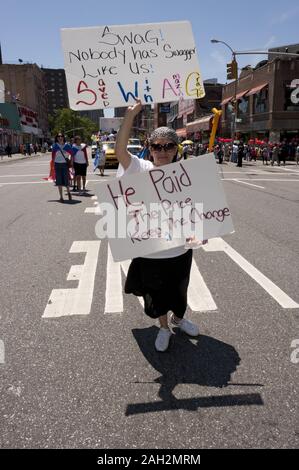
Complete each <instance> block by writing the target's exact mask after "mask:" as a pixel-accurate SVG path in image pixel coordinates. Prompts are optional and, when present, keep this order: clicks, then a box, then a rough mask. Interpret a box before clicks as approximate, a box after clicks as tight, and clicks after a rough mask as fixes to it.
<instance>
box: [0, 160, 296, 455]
mask: <svg viewBox="0 0 299 470" xmlns="http://www.w3.org/2000/svg"><path fill="white" fill-rule="evenodd" d="M48 160H49V155H45V156H37V157H31V158H30V159H25V160H20V161H13V162H7V161H5V162H3V163H1V162H0V214H1V218H0V266H1V271H0V273H1V274H0V275H1V293H0V296H1V297H0V301H1V302H0V303H1V310H0V340H1V341H0V377H1V380H0V393H1V399H0V446H1V448H106V449H109V448H110V449H111V448H139V449H142V448H182V449H188V448H194V449H199V448H298V446H299V445H298V444H299V424H298V423H299V419H298V403H299V400H298V384H299V380H298V379H299V363H297V364H296V363H294V362H296V361H294V356H295V359H296V354H294V349H292V343H293V341H294V340H296V339H298V340H299V308H297V307H296V304H297V305H298V303H299V291H298V279H299V276H298V273H299V240H298V228H299V222H298V221H299V217H298V215H299V205H298V203H299V168H298V167H296V166H295V165H288V166H287V167H286V168H283V167H280V168H278V167H274V168H272V167H263V166H262V165H261V164H260V163H258V164H257V165H255V164H249V165H245V166H244V167H243V168H242V169H239V168H236V166H235V165H233V164H228V165H223V166H219V167H218V168H219V172H220V174H221V177H222V178H223V179H224V182H223V185H224V188H225V191H226V194H227V198H228V201H229V207H230V209H231V212H232V215H233V221H234V225H235V230H236V231H235V233H234V234H232V235H230V236H227V237H224V239H225V242H226V243H227V244H228V245H225V246H226V248H227V246H229V249H228V250H225V249H224V250H222V251H212V248H213V245H210V251H205V250H203V249H200V250H196V251H195V252H194V257H195V262H196V265H197V267H198V269H199V270H200V273H201V275H202V276H203V279H204V282H205V284H206V286H207V288H208V291H209V294H210V296H211V297H212V299H213V301H214V303H215V304H216V306H217V307H216V309H214V310H211V311H197V312H196V311H193V310H191V308H188V312H187V316H188V317H189V318H191V319H193V320H194V321H196V322H198V323H199V325H200V329H201V336H200V337H199V339H192V340H191V339H188V338H186V337H185V336H184V335H183V334H179V333H178V334H176V335H175V337H174V338H173V339H172V343H171V346H170V349H169V351H168V352H167V353H165V354H159V353H157V352H155V350H154V339H155V335H156V333H157V325H156V324H154V323H153V322H152V321H151V320H150V319H149V318H147V317H145V315H144V314H143V312H142V307H141V305H140V303H139V301H138V300H137V299H136V298H135V297H133V296H124V298H123V302H124V307H123V312H122V313H111V312H110V313H109V311H106V310H107V298H106V297H107V296H106V279H107V251H108V250H107V242H106V241H102V242H100V241H99V240H97V238H96V236H95V222H96V220H97V216H96V215H95V214H94V213H85V212H84V211H85V209H86V208H92V207H95V206H94V202H95V201H94V199H92V197H91V196H92V195H93V194H94V192H93V191H94V189H95V187H96V184H97V183H98V182H100V181H101V180H102V179H103V178H102V179H101V178H100V176H98V175H93V174H90V175H89V176H88V180H89V183H88V189H89V193H88V196H85V197H84V196H77V195H76V196H75V197H74V202H73V203H67V202H66V203H65V204H60V203H58V202H57V200H58V191H57V189H56V188H55V187H54V186H53V184H52V183H48V182H46V181H44V180H43V179H42V178H43V177H44V176H47V174H48ZM90 173H91V172H90ZM114 174H115V171H113V170H108V172H107V173H106V175H107V176H106V177H105V178H107V179H109V178H112V177H113V175H114ZM74 242H85V244H78V243H77V244H75V245H73V244H74ZM86 242H96V243H95V244H92V243H91V244H88V243H86ZM72 246H73V252H70V250H71V247H72ZM82 246H83V248H84V247H86V246H87V249H89V248H88V247H92V248H90V249H92V250H95V251H93V253H94V252H97V249H99V255H98V256H96V257H93V258H92V259H91V261H93V268H92V269H93V270H94V272H95V278H94V290H92V292H91V294H90V292H84V296H83V297H82V298H83V299H84V302H85V300H86V302H87V303H88V296H90V295H91V297H90V299H91V308H90V309H87V313H86V312H85V314H81V315H67V314H65V315H63V316H56V317H55V316H45V311H46V308H49V307H48V306H49V305H51V304H52V303H53V300H51V298H52V299H53V298H54V297H51V295H52V296H53V293H52V291H53V290H55V289H56V290H57V289H76V288H77V287H78V280H75V279H76V276H77V278H78V276H79V274H78V273H77V274H76V268H72V269H73V272H72V276H71V277H72V279H74V280H67V276H68V273H69V271H70V269H71V267H72V266H79V265H82V264H84V262H86V260H85V255H86V253H84V252H80V249H82ZM76 247H77V248H76ZM80 247H81V248H80ZM234 250H235V251H234ZM75 251H78V252H75ZM229 253H230V254H231V256H229ZM236 253H237V254H236ZM240 255H241V257H243V258H242V260H243V261H242V260H241V261H240ZM244 258H245V260H246V261H247V262H248V263H250V266H251V267H250V268H248V269H249V270H250V273H251V275H249V274H248V272H245V271H246V269H245V270H244ZM238 263H239V264H238ZM242 263H243V264H242ZM245 264H246V263H245ZM254 268H255V269H256V270H258V271H255V270H254ZM74 269H75V270H74ZM92 269H91V270H92ZM259 273H262V274H263V275H264V276H266V277H267V279H268V280H270V281H272V283H273V285H274V288H273V285H272V284H271V286H270V287H269V291H270V293H269V291H268V292H267V291H266V290H265V288H264V287H265V284H263V282H262V281H261V278H260V274H259ZM124 279H125V278H124V275H123V276H122V282H124ZM91 284H92V282H91ZM275 286H276V287H275ZM276 288H279V289H281V291H282V294H281V291H279V292H278V294H277V298H278V299H280V300H279V301H278V300H277V298H276V299H275V298H274V297H275V295H274V294H273V292H276V291H275V289H276ZM67 292H69V291H67ZM59 293H60V294H59ZM59 293H58V294H59V295H64V294H63V291H59ZM272 294H273V295H274V297H273V295H272ZM66 295H67V294H66ZM49 299H50V300H49ZM57 302H58V303H59V300H58V301H57ZM82 302H83V301H82ZM54 303H55V301H54ZM282 304H284V305H285V304H286V305H287V306H286V305H285V306H283V305H282ZM290 306H292V308H290ZM298 307H299V306H298ZM89 310H90V312H89ZM108 310H109V309H108ZM62 311H63V310H62ZM65 313H67V308H66V310H65ZM298 347H299V343H298ZM292 352H293V356H292ZM292 357H293V362H292V360H291V358H292ZM297 357H298V358H299V353H298V354H297Z"/></svg>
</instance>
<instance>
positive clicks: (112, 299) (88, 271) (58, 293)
mask: <svg viewBox="0 0 299 470" xmlns="http://www.w3.org/2000/svg"><path fill="white" fill-rule="evenodd" d="M91 199H92V201H93V204H94V205H93V207H87V208H86V209H85V213H87V214H94V215H100V214H101V210H100V206H99V203H98V200H97V199H98V198H97V196H92V198H91ZM100 246H101V241H75V242H74V243H73V245H72V247H71V249H70V253H81V252H85V253H86V257H85V262H84V264H83V265H74V266H71V268H70V271H69V273H68V274H67V277H66V279H67V281H70V280H71V281H78V287H77V288H72V289H71V288H70V289H53V290H52V292H51V294H50V297H49V300H48V303H47V305H46V308H45V310H44V313H43V315H42V317H43V318H57V317H65V316H73V315H89V314H90V312H91V309H92V300H93V295H94V284H95V276H96V269H97V263H98V258H99V254H100ZM202 249H203V250H204V252H205V253H207V254H211V253H215V252H224V253H225V254H226V255H227V257H228V258H229V259H230V261H233V262H234V263H235V264H236V265H237V266H238V267H239V268H241V269H242V270H243V271H244V272H245V273H246V274H247V275H248V276H249V277H251V278H252V279H253V280H254V281H255V282H256V283H257V284H258V285H259V286H260V287H262V288H263V289H264V291H265V292H266V293H267V294H268V295H269V296H271V297H272V298H273V299H274V300H275V301H276V302H277V303H278V304H279V305H280V306H281V307H282V308H283V309H298V308H299V304H298V303H297V302H296V301H294V300H293V299H292V298H291V297H289V296H288V295H287V294H286V293H285V292H283V291H282V289H280V288H279V287H278V286H277V285H276V284H275V283H274V282H272V281H271V280H270V279H269V278H268V277H267V276H265V275H264V274H263V273H262V272H260V271H259V270H258V269H257V268H256V267H255V266H253V265H252V264H251V263H250V262H249V261H247V260H246V259H245V258H244V257H243V256H242V255H241V254H240V253H238V252H237V251H236V250H234V249H233V248H232V247H231V246H230V245H229V244H228V243H227V242H225V241H224V240H223V239H222V238H215V239H212V240H209V243H208V244H207V245H203V247H202ZM129 266H130V260H126V261H122V262H116V261H114V260H113V257H112V253H111V250H110V247H109V245H108V250H107V261H106V286H105V300H104V312H103V313H104V314H107V315H109V314H123V312H124V292H123V278H122V275H124V276H125V277H126V276H127V274H128V269H129ZM136 301H137V302H138V301H139V303H140V305H141V306H142V307H143V306H144V303H143V299H142V298H141V297H138V300H136ZM188 306H189V308H190V309H191V310H192V311H193V312H198V313H200V312H213V311H217V309H218V307H217V304H216V302H215V300H214V298H213V295H212V293H211V291H210V289H209V287H208V285H207V284H206V282H205V280H204V273H201V272H200V270H199V268H198V266H197V263H196V261H195V259H194V258H193V261H192V266H191V273H190V284H189V288H188Z"/></svg>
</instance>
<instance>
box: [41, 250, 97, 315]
mask: <svg viewBox="0 0 299 470" xmlns="http://www.w3.org/2000/svg"><path fill="white" fill-rule="evenodd" d="M100 244H101V242H100V241H82V242H74V243H73V245H72V247H71V249H70V253H82V252H83V253H84V252H86V256H85V261H84V264H82V265H81V266H78V265H76V266H72V267H71V269H70V272H69V274H68V276H67V280H78V281H79V284H78V287H77V288H75V289H53V290H52V293H51V295H50V298H49V301H48V304H47V306H46V308H45V311H44V314H43V318H52V317H64V316H69V315H88V314H89V313H90V310H91V305H92V299H93V291H94V280H95V275H96V268H97V263H98V256H99V250H100Z"/></svg>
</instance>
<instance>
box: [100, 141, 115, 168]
mask: <svg viewBox="0 0 299 470" xmlns="http://www.w3.org/2000/svg"><path fill="white" fill-rule="evenodd" d="M102 144H103V150H105V154H106V164H105V166H106V168H107V167H109V166H115V167H117V166H118V160H117V158H116V155H115V142H110V141H109V142H103V143H102Z"/></svg>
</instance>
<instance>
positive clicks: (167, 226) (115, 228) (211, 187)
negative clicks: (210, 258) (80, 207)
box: [96, 153, 234, 261]
mask: <svg viewBox="0 0 299 470" xmlns="http://www.w3.org/2000/svg"><path fill="white" fill-rule="evenodd" d="M97 195H98V199H99V203H100V208H101V211H102V217H101V219H100V220H99V221H98V223H97V226H96V234H97V236H98V237H99V238H103V237H104V236H108V238H109V243H110V246H111V251H112V255H113V258H114V260H115V261H123V260H125V259H131V258H136V257H139V256H145V255H149V254H154V253H158V252H160V251H164V250H167V249H170V248H175V247H179V246H183V245H185V243H186V238H189V237H192V236H193V235H195V237H196V239H197V240H207V239H209V238H215V237H219V236H222V235H225V234H228V233H231V232H233V231H234V228H233V224H232V219H231V214H230V210H229V208H228V205H227V202H226V198H225V194H224V191H223V188H222V183H221V180H220V177H219V174H218V167H217V165H216V162H215V157H214V154H212V153H211V154H207V155H203V156H200V157H197V158H190V159H188V160H181V161H179V162H176V163H172V164H170V165H163V166H160V167H154V168H153V169H152V170H150V171H147V172H142V173H134V174H131V175H127V176H126V175H125V176H123V177H122V178H116V179H114V180H112V181H109V182H104V183H102V184H100V185H98V186H97Z"/></svg>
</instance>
